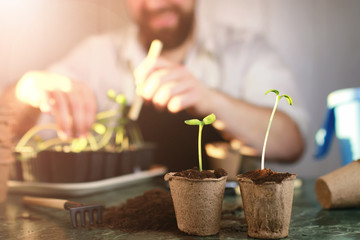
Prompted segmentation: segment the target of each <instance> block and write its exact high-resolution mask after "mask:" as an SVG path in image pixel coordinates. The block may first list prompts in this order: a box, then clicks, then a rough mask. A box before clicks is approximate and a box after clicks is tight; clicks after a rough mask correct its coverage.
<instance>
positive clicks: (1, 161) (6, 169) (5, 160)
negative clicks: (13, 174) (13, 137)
mask: <svg viewBox="0 0 360 240" xmlns="http://www.w3.org/2000/svg"><path fill="white" fill-rule="evenodd" d="M13 161H14V159H13V156H12V155H11V151H10V150H9V149H3V148H0V203H2V202H5V200H6V198H7V181H8V179H9V174H10V165H11V163H12V162H13Z"/></svg>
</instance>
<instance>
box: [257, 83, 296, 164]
mask: <svg viewBox="0 0 360 240" xmlns="http://www.w3.org/2000/svg"><path fill="white" fill-rule="evenodd" d="M269 92H273V93H275V94H276V101H275V105H274V108H273V111H272V113H271V116H270V120H269V125H268V127H267V130H266V135H265V140H264V146H263V150H262V155H261V170H263V169H264V163H265V148H266V143H267V139H268V136H269V132H270V127H271V123H272V120H273V118H274V115H275V111H276V108H277V105H278V104H279V100H280V99H281V98H282V97H285V98H286V100H287V101H288V102H289V104H290V106H292V105H293V100H292V99H291V97H290V96H289V95H286V94H284V95H281V96H280V95H279V91H278V90H275V89H270V90H268V91H267V92H266V93H265V95H266V94H268V93H269Z"/></svg>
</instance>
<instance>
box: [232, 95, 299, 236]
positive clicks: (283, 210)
mask: <svg viewBox="0 0 360 240" xmlns="http://www.w3.org/2000/svg"><path fill="white" fill-rule="evenodd" d="M269 92H274V93H275V94H276V101H275V105H274V108H273V111H272V114H271V117H270V121H269V124H268V128H267V131H266V135H265V141H264V146H263V151H262V157H261V169H260V170H254V171H250V172H246V173H244V174H240V175H238V176H237V179H238V181H239V185H240V190H241V195H242V200H243V206H244V213H245V218H246V222H247V225H248V235H249V236H250V237H253V238H266V239H279V238H284V237H286V236H288V233H289V225H290V217H291V209H292V201H293V192H294V180H295V178H296V175H295V174H292V173H277V172H273V171H271V170H270V169H266V168H264V162H265V148H266V143H267V139H268V135H269V131H270V126H271V123H272V120H273V117H274V114H275V111H276V108H277V105H278V103H279V100H280V99H281V98H282V97H285V98H286V100H287V101H288V102H289V104H290V105H292V104H293V101H292V99H291V97H290V96H288V95H281V96H280V95H279V91H277V90H274V89H271V90H268V91H267V92H266V93H265V95H266V94H268V93H269Z"/></svg>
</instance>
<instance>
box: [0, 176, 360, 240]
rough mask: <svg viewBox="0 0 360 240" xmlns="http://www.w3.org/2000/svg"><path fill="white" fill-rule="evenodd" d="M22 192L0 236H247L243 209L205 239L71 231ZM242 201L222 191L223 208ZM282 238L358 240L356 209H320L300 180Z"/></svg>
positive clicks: (10, 202) (3, 213)
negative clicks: (30, 202) (28, 203)
mask: <svg viewBox="0 0 360 240" xmlns="http://www.w3.org/2000/svg"><path fill="white" fill-rule="evenodd" d="M156 187H162V188H166V185H165V183H164V181H163V180H162V178H161V177H156V178H153V179H148V180H147V181H144V182H141V183H137V184H134V185H131V186H127V187H122V188H119V189H116V190H111V191H107V192H103V193H98V194H95V195H90V196H84V197H76V198H71V199H70V200H72V201H79V202H84V203H90V202H102V203H104V204H105V205H106V206H115V205H116V206H118V205H120V204H122V203H124V202H125V201H126V199H128V198H133V197H136V196H139V195H141V194H142V193H143V192H145V191H147V190H151V189H153V188H156ZM21 199H22V195H21V194H9V195H8V198H7V201H6V202H5V203H3V204H0V239H11V240H12V239H26V240H32V239H34V240H35V239H36V240H37V239H57V240H62V239H74V240H75V239H76V240H81V239H137V240H138V239H188V240H189V239H207V240H213V239H225V240H226V239H248V237H247V234H246V223H245V219H244V214H243V211H241V210H237V211H232V213H231V214H230V215H227V216H226V217H224V219H223V220H222V223H221V230H220V233H219V234H218V235H215V236H210V237H206V238H201V237H194V236H188V235H185V234H182V233H171V232H149V231H147V232H139V233H132V234H130V233H124V232H121V231H119V230H110V229H105V230H101V229H96V228H92V229H91V230H89V229H73V228H72V226H71V223H70V217H69V212H68V211H65V210H58V209H55V210H53V209H48V208H42V207H24V206H23V205H22V203H21ZM240 202H241V198H240V197H239V196H236V195H231V194H230V195H226V196H225V198H224V206H225V207H226V208H229V209H232V208H236V206H238V205H239V203H240ZM286 239H324V240H325V239H326V240H327V239H360V208H352V209H341V210H331V211H329V210H322V208H321V207H320V205H319V204H318V202H317V201H316V197H315V192H314V180H303V185H302V187H300V188H297V189H295V192H294V202H293V210H292V217H291V225H290V231H289V236H288V237H287V238H286Z"/></svg>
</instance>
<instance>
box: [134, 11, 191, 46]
mask: <svg viewBox="0 0 360 240" xmlns="http://www.w3.org/2000/svg"><path fill="white" fill-rule="evenodd" d="M166 11H174V12H176V13H177V14H178V15H179V22H178V25H177V26H176V27H175V28H164V29H160V30H153V29H151V27H150V26H149V24H148V22H149V21H148V19H150V18H151V16H152V15H154V16H156V15H157V14H161V13H162V12H166ZM194 19H195V17H194V11H191V12H188V13H184V12H182V11H181V9H179V8H178V7H176V6H173V7H169V8H166V9H161V10H159V11H158V12H148V11H146V10H143V11H142V18H141V19H140V20H139V22H138V25H139V30H140V39H141V41H142V43H143V44H144V47H145V49H149V47H150V45H151V42H152V41H153V40H154V39H159V40H160V41H161V42H162V43H163V50H171V49H175V48H177V47H179V46H180V45H181V44H182V43H184V41H185V40H186V39H187V38H188V37H189V35H190V34H191V32H192V29H193V25H194Z"/></svg>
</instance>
